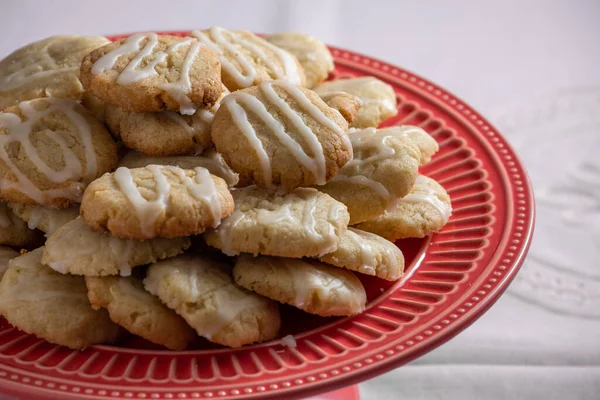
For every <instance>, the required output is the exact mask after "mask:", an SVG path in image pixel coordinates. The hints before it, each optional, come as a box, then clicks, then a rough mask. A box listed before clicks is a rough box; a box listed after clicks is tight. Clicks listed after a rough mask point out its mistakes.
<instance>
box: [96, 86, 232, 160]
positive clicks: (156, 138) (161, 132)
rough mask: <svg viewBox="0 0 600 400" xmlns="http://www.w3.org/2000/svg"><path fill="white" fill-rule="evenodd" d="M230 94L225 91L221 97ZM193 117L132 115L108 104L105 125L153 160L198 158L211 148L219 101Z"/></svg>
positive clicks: (162, 114)
mask: <svg viewBox="0 0 600 400" xmlns="http://www.w3.org/2000/svg"><path fill="white" fill-rule="evenodd" d="M226 93H229V91H228V90H227V89H224V92H223V95H222V96H221V98H222V97H224V96H225V94H226ZM221 98H220V99H219V101H218V102H217V103H216V104H215V105H214V106H212V107H211V108H210V109H204V108H202V109H198V110H196V112H195V113H194V114H193V115H181V114H179V113H176V112H173V111H162V112H154V113H149V112H146V113H135V112H129V111H127V110H124V109H122V108H120V107H115V106H111V105H107V106H106V108H105V110H106V124H107V125H108V128H109V129H110V131H111V132H112V133H113V135H114V136H116V137H120V138H121V140H122V141H123V143H124V144H125V145H126V146H127V147H129V148H130V149H134V150H138V151H140V152H142V153H144V154H147V155H149V156H154V157H164V156H177V155H197V154H201V153H202V152H203V151H204V150H206V149H208V148H209V147H211V146H212V141H211V139H210V128H211V126H212V121H213V118H214V115H215V112H217V110H218V109H219V106H220V100H221Z"/></svg>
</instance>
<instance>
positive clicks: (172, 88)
mask: <svg viewBox="0 0 600 400" xmlns="http://www.w3.org/2000/svg"><path fill="white" fill-rule="evenodd" d="M144 40H145V41H146V43H145V44H144V46H143V47H142V42H143V41H144ZM158 43H159V41H158V35H157V34H156V33H138V34H135V35H131V36H129V37H128V38H127V39H125V41H124V42H123V43H122V44H121V46H119V47H117V48H116V49H114V50H113V51H111V52H109V53H107V54H105V55H103V56H102V57H100V58H99V59H98V60H97V61H96V62H95V63H94V65H92V74H94V75H97V74H101V73H103V72H105V71H106V70H110V69H112V68H113V67H114V66H115V64H116V62H117V60H118V59H119V57H121V56H124V55H128V54H132V53H135V56H134V57H133V58H132V59H131V61H130V62H129V63H128V64H127V66H126V67H125V68H124V69H123V71H122V72H121V73H120V74H119V76H118V77H117V80H116V82H117V83H118V84H120V85H131V84H132V83H135V82H138V81H140V80H143V79H146V78H149V77H152V76H156V75H158V72H157V71H156V66H157V65H158V64H160V63H163V62H165V60H166V59H167V57H168V56H169V55H171V54H173V53H174V52H175V51H177V49H178V48H179V47H180V46H186V45H188V50H187V53H186V55H185V58H184V60H183V62H182V64H181V66H180V71H179V78H178V79H177V80H176V81H175V82H167V83H162V84H160V85H159V88H161V89H163V90H165V91H166V92H167V93H169V95H170V96H171V97H172V98H173V99H174V100H175V101H176V102H177V103H178V104H179V112H180V113H181V114H185V115H191V114H193V113H194V112H196V106H195V105H194V104H193V103H192V101H191V100H190V98H189V96H188V95H189V93H190V92H191V90H192V84H191V80H190V69H191V66H192V65H193V63H194V60H195V59H196V57H197V55H198V52H199V51H200V47H201V46H202V44H201V43H200V42H198V40H196V39H193V38H185V39H184V40H182V41H181V42H177V43H174V44H172V45H170V46H169V47H168V48H167V49H166V50H165V51H157V52H155V53H154V59H152V61H149V62H148V63H147V65H146V66H145V67H142V68H140V64H141V63H142V60H144V58H146V57H150V56H152V55H153V52H154V50H155V48H156V46H157V45H158Z"/></svg>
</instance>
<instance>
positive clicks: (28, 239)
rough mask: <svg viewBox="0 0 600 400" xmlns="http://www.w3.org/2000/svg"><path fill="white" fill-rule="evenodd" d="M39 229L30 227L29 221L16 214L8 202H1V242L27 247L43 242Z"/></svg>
mask: <svg viewBox="0 0 600 400" xmlns="http://www.w3.org/2000/svg"><path fill="white" fill-rule="evenodd" d="M42 243H43V237H42V234H41V233H40V232H39V231H36V230H34V229H29V227H28V226H27V223H26V222H25V221H23V220H22V219H21V218H19V216H18V215H15V213H13V212H12V211H11V209H10V208H9V207H8V205H7V204H6V203H0V244H3V245H7V246H15V247H27V246H30V245H35V244H38V245H39V244H42Z"/></svg>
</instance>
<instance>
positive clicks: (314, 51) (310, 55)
mask: <svg viewBox="0 0 600 400" xmlns="http://www.w3.org/2000/svg"><path fill="white" fill-rule="evenodd" d="M266 40H267V41H269V42H271V43H273V44H274V45H275V46H277V47H280V48H282V49H284V50H287V51H289V52H290V53H291V54H293V55H294V56H296V58H297V59H298V61H299V62H300V64H301V65H302V68H303V69H304V73H305V75H306V87H308V88H312V87H315V86H317V85H318V84H319V83H321V82H322V81H324V80H325V79H327V76H329V73H330V72H331V71H333V68H334V66H333V57H332V56H331V53H330V52H329V49H328V48H327V46H325V44H324V43H323V42H321V41H320V40H318V39H317V38H315V37H313V36H310V35H307V34H305V33H298V32H283V33H277V34H275V35H270V36H267V37H266Z"/></svg>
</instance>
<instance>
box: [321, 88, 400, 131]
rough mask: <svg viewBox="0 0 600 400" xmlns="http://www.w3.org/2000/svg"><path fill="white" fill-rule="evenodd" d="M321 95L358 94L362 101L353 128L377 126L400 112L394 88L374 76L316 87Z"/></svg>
mask: <svg viewBox="0 0 600 400" xmlns="http://www.w3.org/2000/svg"><path fill="white" fill-rule="evenodd" d="M315 92H317V93H318V94H319V95H321V96H323V95H329V94H332V93H335V92H346V93H350V94H353V95H355V96H357V97H358V98H359V99H360V100H361V103H362V106H361V108H360V110H359V111H358V115H357V116H356V118H355V119H354V121H353V122H352V125H351V126H352V127H353V128H369V127H376V126H378V125H379V124H380V123H381V122H382V121H385V120H386V119H388V118H390V117H393V116H394V115H396V114H398V110H397V108H396V94H395V93H394V89H393V88H392V87H391V86H390V85H388V84H387V83H385V82H382V81H380V80H379V79H377V78H374V77H363V78H350V79H338V80H335V81H330V82H325V83H323V84H322V85H320V86H318V87H317V88H315Z"/></svg>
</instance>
